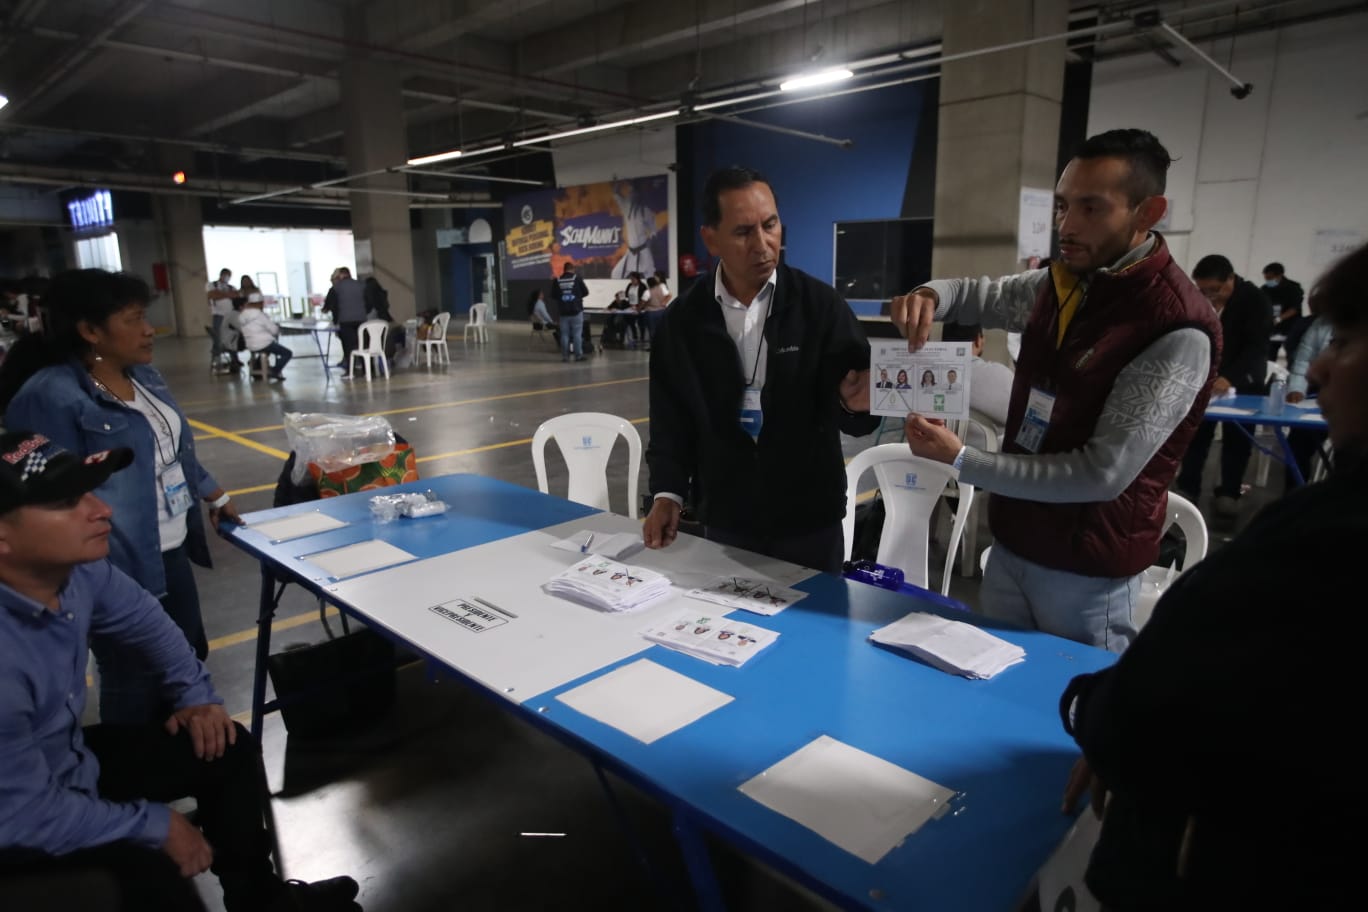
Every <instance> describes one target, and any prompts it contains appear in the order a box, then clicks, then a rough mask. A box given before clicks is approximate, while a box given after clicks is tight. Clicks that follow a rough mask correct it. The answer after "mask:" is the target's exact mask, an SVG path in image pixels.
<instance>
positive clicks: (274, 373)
mask: <svg viewBox="0 0 1368 912" xmlns="http://www.w3.org/2000/svg"><path fill="white" fill-rule="evenodd" d="M271 379H272V380H284V379H285V375H284V374H282V373H281V372H280V371H271Z"/></svg>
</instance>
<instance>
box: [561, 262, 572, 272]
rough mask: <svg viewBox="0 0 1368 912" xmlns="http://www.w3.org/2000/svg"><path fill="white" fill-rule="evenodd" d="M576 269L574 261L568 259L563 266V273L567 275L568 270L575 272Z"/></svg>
mask: <svg viewBox="0 0 1368 912" xmlns="http://www.w3.org/2000/svg"><path fill="white" fill-rule="evenodd" d="M574 271H575V264H574V263H572V262H570V261H568V260H567V261H566V263H565V265H564V266H562V267H561V275H565V274H566V273H567V272H574Z"/></svg>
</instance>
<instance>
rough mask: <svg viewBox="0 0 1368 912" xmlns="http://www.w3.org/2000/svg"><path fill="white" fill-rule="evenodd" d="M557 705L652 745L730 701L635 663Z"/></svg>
mask: <svg viewBox="0 0 1368 912" xmlns="http://www.w3.org/2000/svg"><path fill="white" fill-rule="evenodd" d="M556 699H557V700H559V701H560V702H562V703H564V704H565V705H566V706H569V707H570V708H571V709H575V710H578V711H579V712H582V713H584V714H585V715H586V716H588V717H590V718H591V719H597V720H598V721H600V722H602V723H603V724H604V725H611V726H612V727H613V728H616V729H617V730H618V731H621V732H625V733H627V734H629V735H631V736H632V737H633V738H636V739H637V740H638V741H640V742H642V743H643V744H651V743H654V742H655V741H657V740H659V739H661V738H663V737H665V736H666V735H668V734H669V733H670V732H673V731H677V730H679V729H681V728H683V727H684V726H686V725H688V724H689V723H690V722H695V721H697V720H698V719H701V718H703V717H704V716H706V715H707V714H708V713H710V712H712V711H713V710H715V709H718V708H719V707H722V706H726V705H727V704H728V703H730V702H731V701H732V697H731V696H730V695H729V694H724V693H722V692H721V691H720V690H713V689H712V688H711V687H708V686H707V685H706V684H700V683H698V682H697V681H695V680H694V679H693V678H690V677H688V676H686V675H682V674H680V673H679V672H677V671H671V670H670V669H668V668H666V667H665V666H663V665H657V664H656V663H655V662H652V661H651V660H650V659H638V660H637V661H635V662H633V663H631V664H630V665H624V666H622V667H621V668H618V669H615V670H613V671H610V672H608V674H606V675H601V676H599V677H597V678H595V679H594V680H592V681H588V682H586V683H584V684H581V685H580V686H579V687H576V688H575V689H573V690H568V691H566V692H565V693H563V694H561V695H560V696H558V697H556Z"/></svg>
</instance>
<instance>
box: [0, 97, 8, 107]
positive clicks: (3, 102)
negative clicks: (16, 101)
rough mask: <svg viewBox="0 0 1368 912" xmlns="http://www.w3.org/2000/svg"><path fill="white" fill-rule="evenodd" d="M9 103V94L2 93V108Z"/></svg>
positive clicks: (0, 100)
mask: <svg viewBox="0 0 1368 912" xmlns="http://www.w3.org/2000/svg"><path fill="white" fill-rule="evenodd" d="M7 104H9V96H8V95H0V108H3V107H4V106H5V105H7Z"/></svg>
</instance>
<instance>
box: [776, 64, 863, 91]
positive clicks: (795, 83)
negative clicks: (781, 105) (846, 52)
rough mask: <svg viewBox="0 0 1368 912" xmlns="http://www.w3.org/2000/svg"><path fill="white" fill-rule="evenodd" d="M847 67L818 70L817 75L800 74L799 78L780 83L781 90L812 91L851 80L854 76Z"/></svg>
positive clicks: (791, 77)
mask: <svg viewBox="0 0 1368 912" xmlns="http://www.w3.org/2000/svg"><path fill="white" fill-rule="evenodd" d="M854 75H855V74H854V73H852V72H851V71H850V70H847V69H846V68H845V67H832V68H831V69H829V70H818V71H817V72H815V73H800V74H799V75H797V76H790V77H789V78H788V79H785V80H784V81H783V82H781V83H779V90H780V91H782V92H799V91H802V90H803V89H811V88H815V87H817V86H824V85H830V84H831V83H833V82H840V81H841V80H842V79H849V78H850V77H852V76H854Z"/></svg>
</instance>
